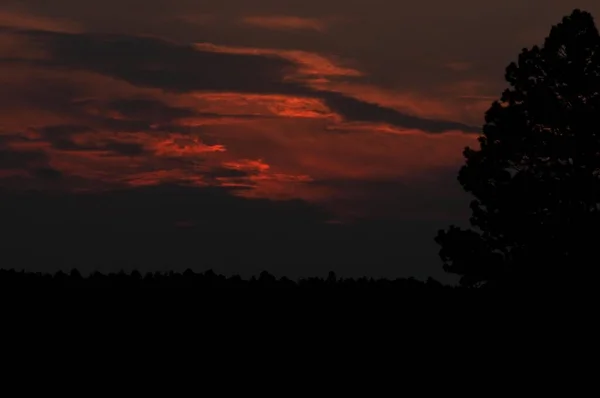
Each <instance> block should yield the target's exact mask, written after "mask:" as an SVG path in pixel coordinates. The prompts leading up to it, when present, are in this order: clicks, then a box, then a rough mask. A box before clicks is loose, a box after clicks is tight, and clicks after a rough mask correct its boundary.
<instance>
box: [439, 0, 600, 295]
mask: <svg viewBox="0 0 600 398" xmlns="http://www.w3.org/2000/svg"><path fill="white" fill-rule="evenodd" d="M505 77H506V81H507V82H508V83H509V84H510V88H509V89H507V90H506V91H504V93H503V94H502V97H501V98H500V100H499V101H496V102H494V103H493V104H492V106H491V108H490V109H489V110H488V111H487V113H486V115H485V125H484V127H483V135H482V136H481V137H480V138H479V144H480V148H479V149H471V148H466V149H465V151H464V153H463V154H464V157H465V159H466V164H465V165H464V166H463V167H462V168H461V169H460V172H459V175H458V181H459V182H460V184H461V185H462V187H463V188H464V190H465V191H467V192H469V193H471V194H473V195H474V196H475V200H473V202H472V203H471V210H472V217H471V219H470V222H471V225H472V226H473V229H471V230H464V229H460V228H457V227H455V226H450V228H449V229H447V230H445V231H440V232H439V234H438V235H437V237H436V238H435V239H436V242H438V243H439V244H440V245H441V250H440V256H441V258H442V260H443V261H444V269H445V270H446V271H447V272H451V273H455V274H459V275H461V276H462V279H461V284H463V285H466V286H474V285H479V284H483V283H485V284H488V285H494V284H496V285H503V286H504V285H507V284H508V285H511V286H515V285H520V284H522V285H524V286H532V285H541V286H544V285H553V284H555V283H557V282H558V281H560V284H561V285H562V286H569V285H573V284H581V283H582V282H584V281H586V280H589V278H588V274H590V272H591V270H592V268H593V267H592V266H591V264H593V263H594V262H596V261H597V259H598V254H599V253H598V249H597V248H596V242H597V241H598V239H599V238H600V228H598V226H599V225H600V224H599V221H600V212H599V210H600V179H599V178H598V175H599V173H600V36H599V34H598V30H597V29H596V26H595V24H594V20H593V18H592V16H591V15H590V14H589V13H587V12H584V11H581V10H574V11H573V12H572V14H570V15H569V16H566V17H564V19H563V20H562V22H561V23H559V24H557V25H556V26H554V27H552V29H551V31H550V34H549V36H548V37H547V38H546V40H545V42H544V45H543V46H542V47H538V46H534V47H533V48H531V49H523V51H522V52H521V54H520V55H519V58H518V62H516V63H515V62H513V63H511V64H510V65H509V66H508V67H507V68H506V76H505Z"/></svg>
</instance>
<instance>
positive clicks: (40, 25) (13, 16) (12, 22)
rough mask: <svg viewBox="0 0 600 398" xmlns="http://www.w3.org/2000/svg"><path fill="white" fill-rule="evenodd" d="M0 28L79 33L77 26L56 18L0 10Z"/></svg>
mask: <svg viewBox="0 0 600 398" xmlns="http://www.w3.org/2000/svg"><path fill="white" fill-rule="evenodd" d="M0 27H10V28H20V29H40V30H45V31H50V32H79V31H81V27H80V25H79V24H77V23H75V22H73V21H69V20H61V19H56V18H48V17H44V16H38V15H32V14H25V13H22V12H16V11H11V10H2V9H0Z"/></svg>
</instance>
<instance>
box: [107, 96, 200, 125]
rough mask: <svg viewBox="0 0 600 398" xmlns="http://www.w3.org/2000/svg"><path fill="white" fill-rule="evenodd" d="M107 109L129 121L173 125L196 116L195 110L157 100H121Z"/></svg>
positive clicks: (110, 103)
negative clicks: (176, 121)
mask: <svg viewBox="0 0 600 398" xmlns="http://www.w3.org/2000/svg"><path fill="white" fill-rule="evenodd" d="M107 109H109V110H113V111H117V112H119V113H120V114H121V115H123V116H124V117H127V118H129V119H138V120H147V121H149V122H152V123H171V122H173V121H174V120H177V119H182V118H186V117H192V116H195V115H196V111H194V110H193V109H190V108H180V107H173V106H169V105H167V104H165V103H164V102H162V101H159V100H155V99H119V100H115V101H111V102H109V103H108V104H107Z"/></svg>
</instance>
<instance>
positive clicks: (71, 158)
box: [0, 0, 600, 279]
mask: <svg viewBox="0 0 600 398" xmlns="http://www.w3.org/2000/svg"><path fill="white" fill-rule="evenodd" d="M574 8H581V9H584V10H587V11H589V12H591V13H592V15H594V16H597V15H600V3H599V2H597V1H595V0H581V1H566V0H562V1H557V0H544V1H543V0H535V1H525V0H506V1H504V2H501V3H493V4H492V3H489V2H483V1H475V0H455V1H452V2H450V1H442V0H422V1H418V2H399V1H398V2H392V1H388V0H369V1H365V0H361V1H358V0H343V1H342V0H318V1H317V0H302V1H296V0H287V1H275V0H253V1H242V0H220V1H202V2H200V1H196V0H118V1H117V0H104V1H102V2H82V1H80V0H54V1H48V0H19V1H17V0H2V2H1V3H0V90H1V91H0V93H1V94H0V192H1V194H2V196H3V198H4V199H3V203H4V204H3V205H2V209H0V210H1V211H2V212H3V214H4V216H5V217H8V218H9V219H10V220H11V222H5V224H4V226H3V227H2V228H3V229H4V230H5V232H6V233H7V234H9V235H10V236H11V238H10V239H8V240H6V238H5V239H4V245H5V247H6V248H8V249H7V250H6V253H8V254H5V255H4V259H5V261H6V263H8V264H21V263H22V264H29V265H31V264H32V262H33V263H35V262H36V261H37V262H38V265H36V266H37V267H46V266H50V265H49V264H52V266H58V265H60V264H66V263H69V264H88V268H89V267H91V265H90V264H96V265H94V266H95V267H101V266H105V265H103V264H106V263H111V262H112V263H113V266H121V265H120V264H122V263H123V261H125V260H124V259H127V263H128V264H134V263H136V264H139V266H147V267H150V265H149V264H150V263H152V264H155V263H156V264H155V265H153V267H155V268H156V267H159V268H160V267H163V268H164V267H169V266H171V265H169V264H176V265H177V266H183V264H184V263H185V264H192V265H194V264H200V263H201V264H202V265H201V266H203V267H212V268H214V269H217V270H221V271H223V272H225V273H227V272H235V273H242V274H244V273H248V272H256V271H257V270H260V269H261V267H262V268H265V267H266V268H268V270H269V271H271V272H273V273H275V274H278V273H279V274H286V275H290V276H302V275H309V274H323V273H326V272H327V271H328V270H329V269H333V270H335V271H336V272H338V273H340V274H347V275H349V276H358V275H367V276H383V277H397V276H416V277H419V278H423V277H426V276H434V277H436V278H438V279H443V278H445V276H444V275H443V272H442V271H441V262H440V260H439V258H438V257H437V250H438V249H437V247H436V245H435V243H434V242H433V237H434V236H435V234H436V231H437V230H438V229H440V228H444V227H446V226H447V225H449V224H458V225H465V224H466V222H467V220H468V216H469V214H468V203H469V200H470V198H469V197H468V196H467V195H466V194H464V193H463V192H462V191H461V189H460V186H459V184H458V183H457V181H456V173H457V171H458V169H459V167H460V166H461V164H462V162H463V158H462V150H463V149H464V147H465V146H474V145H476V139H477V134H478V132H479V131H480V130H481V126H482V124H483V115H484V112H485V111H486V110H487V108H488V107H489V106H490V104H491V103H492V101H494V100H496V99H498V98H499V96H500V94H501V92H502V91H503V89H504V88H505V87H506V84H505V82H504V80H503V77H504V69H505V67H506V66H507V65H508V64H509V63H510V62H511V61H513V60H515V59H516V57H517V55H518V53H519V52H520V50H521V49H522V48H523V47H531V46H533V45H534V44H541V43H542V40H543V38H544V37H545V36H546V35H547V33H548V32H549V30H550V27H551V26H552V25H553V24H556V23H558V22H559V21H560V19H561V18H562V17H563V16H564V15H567V14H569V13H570V12H571V11H572V10H573V9H574ZM32 190H33V191H34V193H32ZM25 198H26V199H25ZM65 203H68V205H66V204H65ZM100 215H102V216H100ZM125 231H127V232H125ZM150 231H153V232H152V233H151V232H150ZM3 236H7V235H6V234H4V233H3ZM42 248H43V249H42ZM24 253H26V254H24ZM28 256H29V257H31V256H34V257H35V258H29V257H28ZM36 256H37V257H36ZM266 257H268V259H265V258H266ZM116 258H118V259H119V261H120V262H117V261H116V260H115V259H116ZM36 259H37V260H36ZM157 259H160V261H159V260H157ZM154 260H156V261H154ZM152 261H154V262H152ZM42 263H43V264H42ZM117 263H118V264H117ZM173 266H174V265H173ZM150 268H151V267H150ZM163 268H161V269H163Z"/></svg>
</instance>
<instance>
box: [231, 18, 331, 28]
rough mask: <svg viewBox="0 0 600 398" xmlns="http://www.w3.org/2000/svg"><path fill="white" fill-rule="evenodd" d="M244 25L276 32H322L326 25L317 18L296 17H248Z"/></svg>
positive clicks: (244, 20)
mask: <svg viewBox="0 0 600 398" xmlns="http://www.w3.org/2000/svg"><path fill="white" fill-rule="evenodd" d="M242 23H244V24H246V25H251V26H257V27H260V28H265V29H275V30H313V31H317V32H322V31H324V30H325V28H326V25H325V23H324V22H323V21H321V20H318V19H316V18H301V17H294V16H284V15H274V16H247V17H243V18H242Z"/></svg>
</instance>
